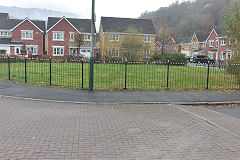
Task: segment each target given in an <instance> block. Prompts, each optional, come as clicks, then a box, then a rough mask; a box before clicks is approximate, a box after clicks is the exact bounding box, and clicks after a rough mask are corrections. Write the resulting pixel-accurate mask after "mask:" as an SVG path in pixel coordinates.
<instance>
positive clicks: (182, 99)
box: [0, 82, 240, 104]
mask: <svg viewBox="0 0 240 160" xmlns="http://www.w3.org/2000/svg"><path fill="white" fill-rule="evenodd" d="M1 95H4V96H13V97H24V98H33V99H47V100H57V101H71V102H87V103H88V102H95V103H125V102H126V103H146V102H147V103H178V104H211V103H233V102H235V103H240V91H234V92H207V91H202V92H201V91H198V92H171V91H164V92H135V91H121V92H118V91H114V92H106V91H94V92H89V91H87V90H71V89H65V90H62V89H56V88H47V87H36V86H25V85H19V84H14V83H9V82H0V96H1Z"/></svg>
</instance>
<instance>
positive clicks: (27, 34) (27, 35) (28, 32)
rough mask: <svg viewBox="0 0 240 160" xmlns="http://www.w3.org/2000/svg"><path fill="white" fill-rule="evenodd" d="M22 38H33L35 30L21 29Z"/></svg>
mask: <svg viewBox="0 0 240 160" xmlns="http://www.w3.org/2000/svg"><path fill="white" fill-rule="evenodd" d="M21 39H22V40H33V30H21Z"/></svg>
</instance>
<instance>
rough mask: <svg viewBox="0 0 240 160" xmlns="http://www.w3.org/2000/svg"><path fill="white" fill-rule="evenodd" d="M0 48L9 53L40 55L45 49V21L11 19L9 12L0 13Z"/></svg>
mask: <svg viewBox="0 0 240 160" xmlns="http://www.w3.org/2000/svg"><path fill="white" fill-rule="evenodd" d="M0 17H1V19H2V20H1V21H0V50H2V51H4V53H5V54H8V55H10V54H11V55H19V54H22V52H21V51H23V50H26V53H27V54H30V53H31V54H32V55H39V54H43V51H44V33H45V22H44V21H37V20H30V19H28V18H26V19H24V20H19V19H9V16H8V14H0ZM24 54H25V53H24Z"/></svg>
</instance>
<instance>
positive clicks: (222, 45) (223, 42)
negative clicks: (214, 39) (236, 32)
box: [217, 36, 233, 61]
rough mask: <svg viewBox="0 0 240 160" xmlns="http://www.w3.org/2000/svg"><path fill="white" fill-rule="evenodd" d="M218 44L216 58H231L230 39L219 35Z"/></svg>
mask: <svg viewBox="0 0 240 160" xmlns="http://www.w3.org/2000/svg"><path fill="white" fill-rule="evenodd" d="M218 41H219V46H218V55H217V57H218V60H219V61H223V60H229V59H231V58H232V53H233V50H232V47H231V41H230V40H229V39H227V36H219V37H218Z"/></svg>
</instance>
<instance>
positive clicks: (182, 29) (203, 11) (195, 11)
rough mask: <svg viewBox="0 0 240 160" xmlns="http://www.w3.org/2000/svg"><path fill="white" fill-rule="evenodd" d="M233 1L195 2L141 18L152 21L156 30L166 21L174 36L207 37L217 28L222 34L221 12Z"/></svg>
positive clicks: (161, 9) (177, 4) (199, 0)
mask: <svg viewBox="0 0 240 160" xmlns="http://www.w3.org/2000/svg"><path fill="white" fill-rule="evenodd" d="M231 2H232V0H195V1H185V2H182V3H179V2H178V1H177V2H175V3H173V4H172V5H170V6H169V7H163V8H160V9H158V10H157V11H154V12H145V13H143V14H142V15H141V16H140V18H147V19H152V20H153V22H154V26H155V28H156V30H158V29H159V28H160V27H161V26H162V19H166V21H167V24H166V25H167V27H168V28H170V30H171V31H172V34H173V36H177V37H189V36H192V35H193V33H194V32H196V33H198V35H200V36H202V37H206V36H207V35H208V34H209V33H210V31H211V30H212V29H213V28H215V29H216V30H217V32H218V33H221V32H222V27H221V21H222V19H221V11H222V9H224V8H225V6H226V5H228V4H229V3H231Z"/></svg>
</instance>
